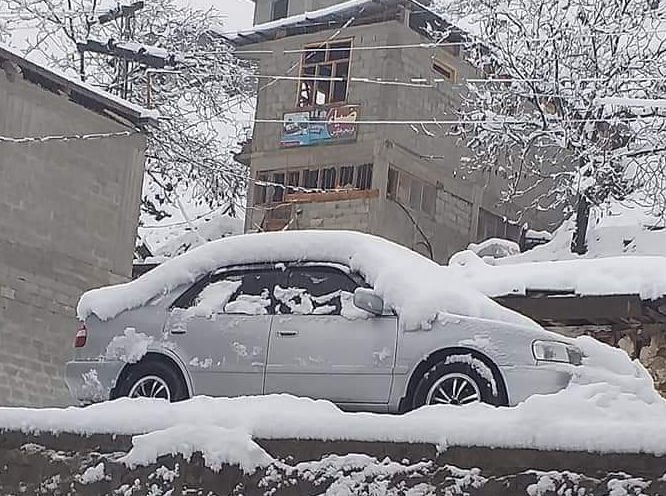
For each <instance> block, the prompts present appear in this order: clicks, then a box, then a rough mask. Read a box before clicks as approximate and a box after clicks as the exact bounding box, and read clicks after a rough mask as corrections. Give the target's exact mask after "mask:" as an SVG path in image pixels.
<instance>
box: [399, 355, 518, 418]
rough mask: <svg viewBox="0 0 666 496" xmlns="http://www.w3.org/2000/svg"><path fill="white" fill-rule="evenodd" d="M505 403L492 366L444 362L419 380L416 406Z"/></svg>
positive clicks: (415, 396) (415, 400)
mask: <svg viewBox="0 0 666 496" xmlns="http://www.w3.org/2000/svg"><path fill="white" fill-rule="evenodd" d="M479 402H481V403H489V404H491V405H502V404H504V403H505V401H503V399H502V398H501V397H500V390H499V385H498V383H497V380H496V378H495V377H494V375H493V374H492V372H491V371H490V368H489V367H488V366H486V365H485V364H483V362H479V363H478V364H476V363H474V362H471V363H465V362H448V361H447V360H444V361H441V362H439V363H437V364H436V365H434V366H433V367H432V368H431V369H430V370H429V371H428V372H426V373H425V374H424V375H423V377H422V378H421V380H420V381H419V382H418V384H417V386H416V389H415V393H414V396H413V405H412V407H413V408H419V407H421V406H424V405H455V406H464V405H471V404H474V403H479Z"/></svg>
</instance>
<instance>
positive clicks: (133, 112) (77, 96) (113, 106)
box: [0, 43, 159, 125]
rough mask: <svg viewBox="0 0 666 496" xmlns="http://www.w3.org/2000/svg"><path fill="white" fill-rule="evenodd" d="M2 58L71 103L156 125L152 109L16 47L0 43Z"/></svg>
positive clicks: (133, 120) (139, 123)
mask: <svg viewBox="0 0 666 496" xmlns="http://www.w3.org/2000/svg"><path fill="white" fill-rule="evenodd" d="M2 60H7V61H10V62H12V63H14V64H16V65H17V66H19V67H20V68H21V72H22V73H23V77H24V78H25V79H27V80H29V81H33V82H36V83H38V84H43V83H42V81H43V80H46V81H48V83H49V84H48V86H49V89H50V90H51V91H55V92H58V93H64V94H67V95H69V98H70V100H71V101H73V102H74V103H76V104H78V105H81V106H83V107H86V108H88V109H90V110H94V111H96V112H98V113H101V114H104V113H106V112H110V113H114V114H116V115H119V116H121V117H123V118H125V119H126V120H128V121H129V122H131V123H132V124H134V125H142V124H147V123H152V124H155V123H156V122H157V118H158V117H159V114H158V113H157V111H155V110H148V109H145V108H143V107H141V106H140V105H136V104H134V103H131V102H128V101H127V100H124V99H122V98H120V97H118V96H115V95H112V94H110V93H107V92H106V91H104V90H101V89H100V88H96V87H94V86H91V85H89V84H86V83H84V82H82V81H80V80H78V79H77V78H75V77H73V76H70V75H68V74H65V73H63V72H60V71H57V70H54V69H51V68H48V67H45V66H43V65H40V64H38V63H36V62H34V61H32V60H28V59H27V58H26V57H25V56H24V55H23V54H21V53H20V52H19V51H18V50H16V49H15V48H11V47H9V46H8V45H5V44H2V43H0V61H2Z"/></svg>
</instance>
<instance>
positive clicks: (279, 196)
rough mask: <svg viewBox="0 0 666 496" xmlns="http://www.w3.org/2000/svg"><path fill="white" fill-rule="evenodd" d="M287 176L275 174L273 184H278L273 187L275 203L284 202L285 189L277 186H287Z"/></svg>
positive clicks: (280, 173) (279, 173) (281, 173)
mask: <svg viewBox="0 0 666 496" xmlns="http://www.w3.org/2000/svg"><path fill="white" fill-rule="evenodd" d="M284 181H285V175H284V173H283V172H278V173H275V174H273V182H274V183H275V184H276V185H275V186H273V195H272V196H273V197H272V201H273V203H280V202H282V201H284V188H281V187H280V186H277V184H285V182H284Z"/></svg>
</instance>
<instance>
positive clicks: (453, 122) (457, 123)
mask: <svg viewBox="0 0 666 496" xmlns="http://www.w3.org/2000/svg"><path fill="white" fill-rule="evenodd" d="M648 106H649V105H648ZM649 119H666V115H663V116H635V117H613V118H592V119H557V118H548V120H551V121H553V123H563V124H564V123H572V124H583V123H599V122H610V123H614V122H634V121H641V120H649ZM250 122H254V123H258V124H291V123H293V122H294V121H293V120H289V119H254V120H252V121H250ZM540 123H541V121H540V120H510V119H507V120H502V121H493V120H437V119H428V120H423V119H415V120H357V121H354V122H353V123H349V125H377V126H383V125H398V126H419V125H428V124H432V125H438V126H460V125H473V124H487V125H494V126H501V125H513V124H539V125H540ZM307 124H316V125H326V124H329V122H328V121H326V120H312V121H307Z"/></svg>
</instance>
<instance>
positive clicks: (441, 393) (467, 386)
mask: <svg viewBox="0 0 666 496" xmlns="http://www.w3.org/2000/svg"><path fill="white" fill-rule="evenodd" d="M480 401H481V391H480V390H479V386H478V385H477V384H476V382H474V380H473V379H472V378H471V377H469V376H467V375H465V374H461V373H458V372H453V373H450V374H446V375H444V376H442V377H440V378H439V379H438V380H437V382H435V384H433V385H432V387H431V388H430V391H428V396H427V397H426V405H470V404H472V403H478V402H480Z"/></svg>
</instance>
